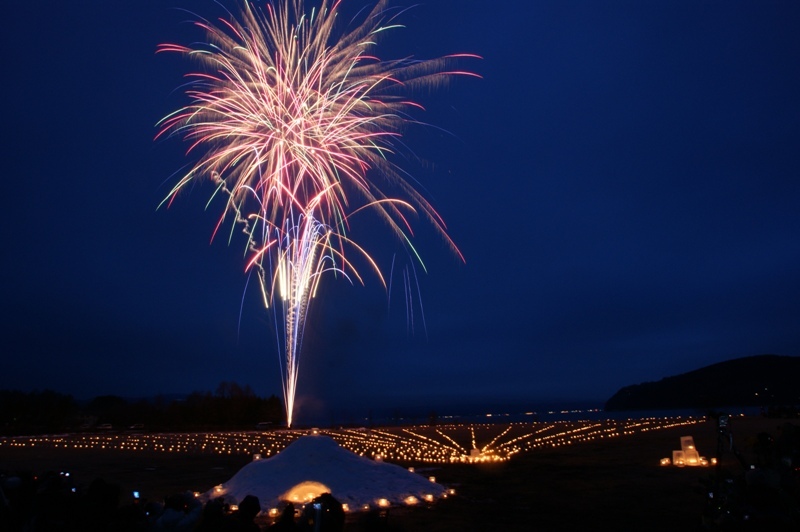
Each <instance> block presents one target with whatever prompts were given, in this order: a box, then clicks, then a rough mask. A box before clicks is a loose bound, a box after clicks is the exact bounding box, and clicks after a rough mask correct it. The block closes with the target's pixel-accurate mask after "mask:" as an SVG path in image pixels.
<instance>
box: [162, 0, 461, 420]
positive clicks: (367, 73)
mask: <svg viewBox="0 0 800 532" xmlns="http://www.w3.org/2000/svg"><path fill="white" fill-rule="evenodd" d="M340 4H341V1H336V2H330V1H323V2H322V3H321V5H319V6H318V7H317V8H312V9H310V10H309V11H305V6H304V4H303V2H301V1H300V0H275V1H273V2H271V3H270V2H262V3H258V4H256V3H253V2H246V1H245V2H243V3H241V11H240V12H239V13H238V15H237V16H235V17H234V16H233V15H229V16H228V17H226V18H220V19H219V20H218V21H216V22H215V23H211V22H209V21H207V20H203V19H199V18H198V20H197V22H196V25H197V26H198V27H199V28H200V29H201V30H202V31H203V32H204V34H205V36H206V41H205V43H201V44H196V45H192V46H184V45H179V44H162V45H160V46H159V47H158V49H157V51H158V52H176V53H180V54H184V55H186V56H188V57H189V58H191V59H193V60H196V62H197V63H198V64H199V65H200V67H201V68H200V69H199V70H198V71H196V72H192V73H190V74H188V75H187V77H188V78H189V81H188V84H187V85H186V87H187V88H186V91H185V92H186V95H187V96H188V99H189V100H190V103H189V104H188V105H186V106H185V107H182V108H180V109H178V110H176V111H175V112H173V113H171V114H169V115H167V116H166V117H164V118H163V119H162V120H161V121H160V122H159V123H158V129H159V131H158V134H157V135H156V138H159V137H162V136H179V137H182V138H183V139H184V140H185V141H186V142H187V143H188V146H189V147H188V150H187V155H191V156H194V157H196V161H195V162H194V163H193V164H192V165H191V166H190V168H189V170H188V172H186V173H185V174H184V175H183V176H182V177H181V178H180V179H179V180H178V181H177V183H176V184H175V186H174V187H173V188H172V190H171V191H170V192H169V194H168V195H167V196H166V198H165V199H164V201H163V202H162V204H167V205H168V204H170V203H172V201H173V200H174V199H175V198H176V196H177V195H178V194H179V192H181V191H182V190H183V189H185V188H186V187H187V185H190V184H191V183H193V182H196V181H199V180H210V181H212V182H213V183H214V184H215V185H216V188H215V191H214V193H213V194H212V198H211V199H214V198H216V197H218V196H220V197H223V198H224V208H223V209H222V212H221V215H220V217H219V221H218V223H217V226H216V228H215V230H214V235H216V234H217V232H218V231H219V230H220V229H221V228H222V227H223V226H224V225H225V224H226V222H227V223H229V224H230V226H231V232H233V228H234V227H240V228H241V229H242V231H243V232H244V234H245V235H246V240H247V249H246V252H247V255H248V256H247V259H246V265H247V266H246V267H247V269H248V270H253V271H254V272H255V273H256V274H257V275H258V278H259V281H260V287H261V293H262V296H263V301H264V304H265V306H267V307H268V308H273V309H274V308H275V307H280V309H277V312H278V314H279V315H281V314H282V316H283V323H284V334H283V335H282V336H283V344H284V345H283V346H282V351H283V355H282V357H281V358H282V362H281V364H282V378H283V388H284V389H283V393H284V399H285V404H286V415H287V423H288V424H289V425H290V426H291V423H292V416H293V409H294V396H295V391H296V388H297V376H298V370H299V356H298V355H299V352H300V346H301V343H302V336H303V328H304V323H305V319H306V313H307V310H308V305H309V301H310V298H312V297H313V295H314V294H315V293H316V290H317V287H318V286H319V282H320V279H321V277H322V275H323V274H324V273H325V272H337V274H341V276H343V277H345V278H346V279H348V280H350V281H351V282H359V283H362V284H363V280H362V276H361V275H360V273H359V271H358V270H357V269H356V263H358V264H360V265H366V266H367V267H368V268H369V269H371V270H373V271H374V272H375V274H376V275H377V277H378V278H379V279H380V280H381V282H382V283H383V284H384V285H386V283H385V281H384V278H383V275H382V274H381V271H380V268H379V267H378V265H377V264H376V262H375V261H374V260H373V259H372V258H371V257H370V255H369V253H367V251H366V250H364V249H362V247H361V246H359V245H358V244H357V243H356V242H355V241H354V240H352V239H351V238H350V236H349V232H350V220H351V218H352V216H353V215H355V214H357V213H360V212H362V211H365V210H366V211H371V212H372V213H374V214H375V215H377V216H378V217H379V218H381V219H382V220H383V221H384V222H385V225H386V226H387V227H388V229H389V231H390V232H391V233H393V234H394V235H395V236H396V237H397V238H398V239H399V241H400V242H401V243H402V244H403V245H404V246H406V247H407V249H408V251H409V254H410V255H411V256H414V257H416V259H417V260H419V255H418V254H417V252H416V250H415V249H414V247H413V245H412V237H413V230H412V221H413V220H415V219H416V218H423V219H426V220H427V221H428V222H429V223H431V224H432V225H433V226H434V228H435V229H436V230H437V231H438V232H439V233H440V234H441V235H442V236H443V237H444V238H445V240H446V242H447V243H448V245H449V246H450V247H451V248H452V250H453V251H454V252H455V253H456V254H457V255H459V256H460V252H459V251H458V249H457V248H456V246H455V245H454V244H453V242H452V241H451V240H450V238H449V236H448V235H447V232H446V227H445V224H444V222H443V220H442V219H441V217H440V216H439V214H438V213H437V212H436V211H435V209H434V208H433V207H432V205H431V204H430V203H429V202H428V201H427V200H426V199H425V198H424V197H423V196H422V195H421V194H420V193H418V192H417V191H416V190H415V189H414V187H413V186H412V185H411V184H409V183H408V182H406V181H405V180H404V179H403V178H402V176H401V172H400V170H399V168H397V167H396V166H394V164H393V163H392V162H391V160H390V159H391V158H392V155H393V154H394V152H395V145H396V144H397V142H398V140H399V138H400V136H401V129H402V127H403V126H405V125H406V124H407V123H410V122H412V121H413V120H412V119H411V118H410V116H411V114H412V113H413V112H414V111H415V110H417V109H418V108H420V106H419V105H418V104H416V103H414V102H413V101H411V100H409V99H408V97H407V96H406V95H407V94H408V93H409V92H410V91H412V90H413V89H414V88H415V87H418V86H430V85H432V84H437V83H440V82H442V81H445V80H447V79H450V78H451V77H453V76H457V75H467V76H475V74H472V73H470V72H467V71H461V70H457V69H455V68H454V66H456V65H457V64H458V63H459V62H460V61H461V60H462V59H464V58H468V57H476V56H473V55H469V54H457V55H452V56H446V57H441V58H438V59H433V60H425V61H418V60H412V59H400V60H389V61H385V60H380V59H379V58H378V57H377V56H376V55H375V49H376V48H377V46H378V45H377V40H378V38H379V37H380V36H381V35H382V34H383V32H385V31H386V30H391V29H394V28H397V27H399V26H398V25H397V22H396V20H395V17H396V15H397V11H393V10H390V9H389V8H388V2H387V1H385V0H380V1H378V2H377V3H376V4H375V6H374V7H373V8H372V9H371V10H370V11H369V12H367V13H365V14H363V15H362V18H360V19H359V20H358V21H355V22H351V23H349V24H346V26H347V28H346V29H344V31H342V32H340V33H337V31H336V30H337V28H338V26H339V24H340V23H342V22H343V21H341V20H339V17H337V14H338V11H339V8H340ZM259 6H261V7H259ZM388 190H391V191H393V193H392V194H391V195H390V194H389V193H388V192H384V191H388ZM210 203H211V200H209V204H210ZM212 237H213V236H212ZM420 263H421V261H420ZM359 267H362V266H359ZM423 267H424V265H423Z"/></svg>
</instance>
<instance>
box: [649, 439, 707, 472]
mask: <svg viewBox="0 0 800 532" xmlns="http://www.w3.org/2000/svg"><path fill="white" fill-rule="evenodd" d="M669 463H670V460H669V458H662V459H661V465H662V466H666V465H669ZM712 463H716V459H712ZM672 465H675V466H677V467H684V466H692V467H695V466H707V465H708V459H706V458H705V457H704V456H700V453H698V452H697V448H696V447H695V445H694V438H693V437H691V436H681V448H680V450H677V449H676V450H674V451H672Z"/></svg>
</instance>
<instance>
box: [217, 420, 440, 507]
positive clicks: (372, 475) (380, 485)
mask: <svg viewBox="0 0 800 532" xmlns="http://www.w3.org/2000/svg"><path fill="white" fill-rule="evenodd" d="M308 481H314V482H320V483H322V484H324V485H325V486H327V487H328V488H330V491H331V495H333V497H334V498H335V499H336V500H338V501H339V502H340V503H343V504H344V503H346V504H348V505H349V507H350V508H351V509H352V510H357V509H359V508H361V507H363V506H364V505H365V504H369V505H371V506H376V505H377V501H378V500H379V499H381V498H384V499H387V500H388V501H389V502H390V503H392V504H402V503H403V502H404V501H405V500H406V499H407V498H408V497H411V496H413V497H416V498H417V499H418V500H420V501H422V500H423V498H424V497H425V496H426V495H429V496H430V495H432V496H434V497H436V498H439V497H441V496H442V495H444V494H445V493H446V489H445V488H444V487H443V486H441V485H440V484H437V483H435V482H431V481H430V480H429V479H427V478H425V477H423V476H421V475H419V474H416V473H412V472H410V471H408V470H407V469H406V468H403V467H401V466H398V465H395V464H389V463H386V462H379V461H373V460H371V459H369V458H364V457H362V456H359V455H357V454H355V453H353V452H351V451H348V450H347V449H344V448H342V447H340V446H339V444H337V443H336V442H335V441H334V440H333V438H330V437H328V436H321V435H315V436H302V437H300V438H299V439H297V440H295V441H294V442H292V443H291V444H290V445H288V446H287V447H286V448H285V449H284V450H283V451H281V452H280V453H278V454H277V455H275V456H273V457H271V458H267V459H264V460H255V461H253V462H250V463H249V464H247V465H246V466H244V467H243V468H242V469H240V470H239V471H238V472H237V473H236V474H235V475H234V476H233V477H232V478H231V479H230V480H229V481H228V482H226V483H224V484H222V492H221V494H220V493H219V492H215V491H214V489H211V490H210V491H208V492H207V493H206V494H205V498H208V499H210V498H214V497H218V496H220V495H222V496H223V497H224V498H225V500H226V501H227V502H230V503H238V502H240V501H241V500H242V499H244V497H245V496H247V495H255V496H256V497H258V500H259V502H260V503H261V509H262V510H265V511H266V510H269V509H270V508H276V507H277V506H278V504H279V503H280V501H281V496H282V495H283V494H285V493H286V492H288V491H289V490H290V489H292V488H293V487H295V486H296V485H298V484H300V483H302V482H308Z"/></svg>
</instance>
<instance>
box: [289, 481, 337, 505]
mask: <svg viewBox="0 0 800 532" xmlns="http://www.w3.org/2000/svg"><path fill="white" fill-rule="evenodd" d="M330 492H331V489H330V488H329V487H328V486H326V485H325V484H323V483H321V482H315V481H313V480H307V481H305V482H301V483H300V484H297V485H296V486H294V487H293V488H291V489H290V490H289V491H287V492H286V493H284V494H283V495H282V496H281V499H282V500H284V501H292V502H301V503H307V502H311V501H313V500H314V499H316V498H317V497H319V496H320V495H322V494H323V493H330Z"/></svg>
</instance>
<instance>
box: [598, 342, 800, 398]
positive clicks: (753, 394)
mask: <svg viewBox="0 0 800 532" xmlns="http://www.w3.org/2000/svg"><path fill="white" fill-rule="evenodd" d="M799 382H800V357H789V356H779V355H758V356H752V357H745V358H738V359H736V360H729V361H727V362H720V363H719V364H713V365H711V366H707V367H705V368H701V369H697V370H694V371H690V372H688V373H683V374H681V375H676V376H673V377H666V378H664V379H661V380H660V381H658V382H645V383H642V384H634V385H632V386H625V387H624V388H621V389H620V390H619V391H618V392H617V393H615V394H614V395H613V396H612V397H611V398H610V399H609V400H608V401H607V402H606V406H605V409H606V410H608V411H614V410H656V409H672V408H713V407H721V406H773V405H798V404H800V384H798V383H799Z"/></svg>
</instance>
